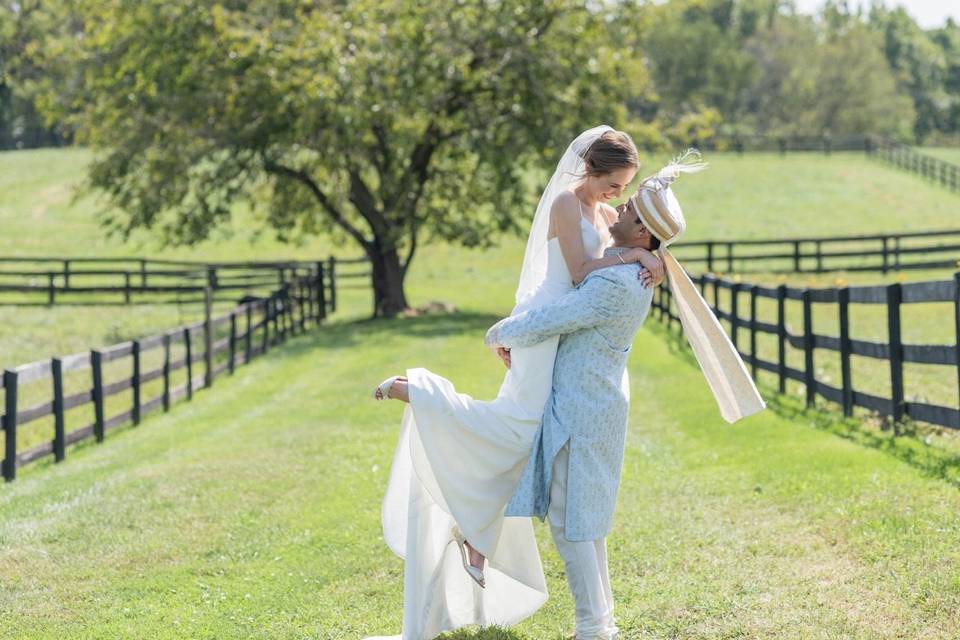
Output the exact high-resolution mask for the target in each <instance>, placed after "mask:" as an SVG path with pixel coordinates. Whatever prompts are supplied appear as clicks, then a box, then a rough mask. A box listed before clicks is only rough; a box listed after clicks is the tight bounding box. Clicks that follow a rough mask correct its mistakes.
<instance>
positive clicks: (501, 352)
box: [496, 347, 510, 369]
mask: <svg viewBox="0 0 960 640" xmlns="http://www.w3.org/2000/svg"><path fill="white" fill-rule="evenodd" d="M496 352H497V356H498V357H499V358H500V359H501V360H503V364H505V365H507V369H509V368H510V349H506V348H504V347H497V348H496Z"/></svg>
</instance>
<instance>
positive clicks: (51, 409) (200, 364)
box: [0, 262, 337, 482]
mask: <svg viewBox="0 0 960 640" xmlns="http://www.w3.org/2000/svg"><path fill="white" fill-rule="evenodd" d="M327 264H328V265H329V264H335V262H332V263H331V262H328V263H327ZM313 266H314V269H313V271H311V272H310V273H309V274H306V275H294V276H293V277H290V278H288V279H286V280H285V281H284V282H283V283H282V284H280V285H279V286H276V288H275V289H274V290H273V291H272V292H271V293H270V294H269V295H268V296H266V297H264V298H260V299H254V300H251V301H248V302H245V303H244V304H241V305H239V306H237V307H235V308H233V309H231V310H230V311H229V312H227V313H225V314H223V315H220V316H217V317H212V313H211V309H212V304H213V294H214V289H213V288H212V287H209V286H208V287H206V288H205V314H204V316H205V317H204V320H202V321H200V322H196V323H193V324H189V325H185V326H181V327H177V328H175V329H170V330H168V331H165V332H163V333H160V334H157V335H153V336H149V337H145V338H140V339H138V340H133V341H128V342H122V343H120V344H116V345H112V346H109V347H105V348H102V349H94V350H92V351H89V352H84V353H78V354H74V355H70V356H64V357H58V358H52V359H50V360H43V361H40V362H34V363H31V364H26V365H23V366H19V367H15V368H13V369H6V370H4V371H3V378H2V381H0V388H2V389H3V390H4V398H5V403H4V405H3V415H2V420H0V424H2V427H3V432H4V444H5V446H4V456H3V463H2V475H3V477H4V479H5V480H6V481H8V482H9V481H11V480H13V479H14V478H15V477H16V471H17V468H18V467H21V466H23V465H25V464H28V463H30V462H32V461H34V460H37V459H39V458H42V457H44V456H48V455H51V454H52V455H53V456H54V458H55V460H56V461H57V462H60V461H62V460H63V459H64V458H65V456H66V445H68V444H71V443H74V442H79V441H81V440H86V439H88V438H90V437H93V438H95V439H96V441H97V442H102V441H103V439H104V434H105V433H106V432H107V431H109V430H111V429H113V428H115V427H118V426H120V425H123V424H127V423H131V422H132V423H133V424H138V423H139V422H140V420H141V419H142V417H143V416H144V415H145V414H147V413H149V412H151V411H154V410H156V409H160V408H162V409H163V410H164V411H167V410H169V408H170V405H171V403H173V402H176V401H177V400H179V399H181V398H184V397H185V398H187V399H191V398H192V397H193V393H194V391H195V390H197V389H200V388H209V387H211V386H212V385H213V381H214V379H215V378H216V377H217V376H219V375H221V374H223V373H225V372H229V373H233V371H234V369H235V368H236V367H237V366H240V365H242V364H245V363H247V362H249V361H250V360H251V359H252V358H254V357H256V356H258V355H260V354H262V353H265V352H266V351H267V350H268V349H269V347H270V346H272V345H274V344H277V343H280V342H283V341H284V340H286V338H287V337H288V336H290V335H295V334H297V333H299V332H302V331H304V330H305V329H306V328H307V326H308V325H315V324H318V323H320V322H321V321H322V320H323V319H324V318H325V317H326V315H327V313H328V312H329V311H333V310H335V309H336V278H337V276H336V272H335V271H331V272H330V273H326V269H325V266H324V264H323V263H315V264H314V265H313ZM218 333H220V334H223V335H222V337H220V338H217V337H216V336H217V334H218ZM174 345H180V346H181V347H182V348H181V349H180V350H181V351H183V357H179V358H176V359H174V358H172V357H171V350H172V347H173V346H174ZM154 350H161V351H162V364H161V366H159V367H157V368H154V369H151V370H144V369H143V367H142V359H143V357H144V355H145V354H147V353H148V352H151V351H154ZM120 360H126V361H127V362H128V363H129V364H130V367H131V369H130V370H131V371H132V374H131V375H129V376H123V377H121V378H120V379H117V380H114V381H107V380H106V379H105V367H104V365H106V364H107V363H111V362H116V361H120ZM181 369H184V370H185V373H184V374H181V378H182V381H181V382H180V383H179V384H177V382H176V380H175V376H174V373H175V372H177V371H179V370H181ZM77 371H88V372H89V378H88V380H89V383H90V386H89V387H85V388H83V390H82V391H80V392H78V393H72V394H65V393H64V377H65V374H67V373H69V372H77ZM153 380H162V392H161V393H160V394H159V395H157V396H155V397H153V398H148V399H145V398H142V397H141V389H142V387H143V385H145V384H147V383H149V382H151V381H153ZM38 382H44V383H45V384H47V385H48V388H49V392H50V394H49V396H48V398H49V399H48V400H46V401H44V402H41V403H39V404H34V405H32V406H28V407H22V406H20V404H21V402H20V399H21V397H22V394H21V393H20V390H21V389H22V388H23V385H27V384H36V383H38ZM128 389H130V390H132V405H131V406H130V408H129V409H127V410H124V411H121V412H120V413H117V414H116V415H112V416H107V415H105V401H106V399H107V398H109V397H111V396H114V395H116V394H119V393H121V392H124V391H126V390H128ZM91 404H92V405H93V414H94V420H93V422H92V423H91V424H87V425H85V426H82V427H79V428H75V429H68V428H67V426H66V413H67V412H68V411H69V410H71V409H75V408H77V407H82V406H86V405H91ZM48 416H53V433H52V436H53V437H52V439H51V440H50V441H48V442H44V443H42V444H40V445H38V446H35V447H32V448H29V449H27V450H24V451H21V450H19V449H18V444H17V440H18V438H17V435H18V430H19V429H21V428H22V427H24V426H25V425H28V424H29V423H31V422H33V421H35V420H39V419H41V418H44V417H48Z"/></svg>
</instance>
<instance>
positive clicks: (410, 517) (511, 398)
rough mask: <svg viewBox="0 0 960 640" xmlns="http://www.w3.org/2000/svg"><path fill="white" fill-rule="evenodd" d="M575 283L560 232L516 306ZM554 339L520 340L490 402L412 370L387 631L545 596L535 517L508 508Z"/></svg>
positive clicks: (456, 623)
mask: <svg viewBox="0 0 960 640" xmlns="http://www.w3.org/2000/svg"><path fill="white" fill-rule="evenodd" d="M580 222H581V224H580V227H581V236H582V238H583V246H584V249H585V251H586V254H587V256H588V257H589V258H599V257H602V255H603V249H604V248H605V247H606V245H607V244H608V242H609V234H608V233H607V232H606V230H603V231H598V230H597V229H596V228H595V227H594V226H593V225H592V224H591V223H590V222H588V221H587V220H586V219H585V218H583V217H581V219H580ZM571 288H572V278H571V276H570V271H569V269H568V268H567V265H566V262H564V259H563V255H562V254H561V251H560V242H559V240H557V239H556V238H553V239H551V240H549V241H548V243H547V272H546V278H545V279H544V280H543V281H542V282H541V284H540V285H539V286H538V287H537V288H536V289H535V290H534V291H533V292H532V294H531V295H529V296H528V297H527V298H526V299H524V300H523V301H521V302H520V303H519V304H518V305H517V306H516V308H514V310H513V313H514V314H516V313H520V312H522V311H526V310H527V309H532V308H536V307H539V306H542V305H545V304H548V303H550V302H552V301H554V300H556V299H557V298H559V297H560V296H562V295H564V294H565V293H567V292H568V291H570V289H571ZM556 351H557V340H556V339H554V340H549V341H547V342H543V343H540V344H538V345H536V346H534V347H530V348H527V349H514V350H513V352H512V354H511V360H512V363H511V368H510V369H509V370H508V371H507V374H506V377H505V378H504V380H503V384H502V386H501V387H500V391H499V393H498V394H497V398H496V399H495V400H493V401H491V402H480V401H477V400H474V399H473V398H471V397H470V396H468V395H465V394H462V393H457V391H456V389H455V388H454V386H453V384H451V383H450V381H448V380H446V379H445V378H442V377H440V376H438V375H436V374H434V373H431V372H430V371H427V370H426V369H409V370H408V371H407V378H408V379H409V392H410V404H409V405H407V407H406V408H405V410H404V414H403V421H402V425H401V431H400V440H399V443H398V444H397V448H396V452H395V454H394V459H393V466H392V469H391V471H390V480H389V484H388V486H387V491H386V496H385V498H384V501H383V512H382V519H383V535H384V538H385V540H386V542H387V545H388V546H389V547H390V549H392V550H393V552H394V553H396V554H397V555H398V556H400V557H401V558H404V559H405V560H406V563H405V569H404V585H403V633H402V635H399V636H390V637H389V638H392V639H393V640H400V639H402V640H428V639H430V638H434V637H435V636H437V635H439V634H440V633H442V632H444V631H448V630H451V629H456V628H458V627H462V626H464V625H469V624H478V625H491V624H498V625H504V626H507V625H512V624H515V623H517V622H519V621H520V620H522V619H524V618H526V617H528V616H530V615H531V614H533V613H534V612H535V611H536V610H537V609H538V608H540V606H541V605H542V604H543V603H544V602H545V601H546V599H547V588H546V581H545V579H544V576H543V568H542V566H541V563H540V554H539V552H538V550H537V544H536V539H535V538H534V531H533V522H532V520H531V519H530V518H505V517H504V515H503V512H504V509H505V507H506V504H507V502H509V500H510V497H511V496H512V494H513V491H514V488H515V487H516V485H517V482H519V479H520V475H521V473H522V471H523V468H524V466H525V464H526V462H527V458H528V456H529V454H530V448H531V446H532V443H533V437H534V435H535V434H536V431H537V428H538V427H539V425H540V419H541V416H542V414H543V408H544V405H545V404H546V401H547V396H548V395H549V393H550V386H551V382H552V377H553V362H554V358H555V356H556ZM454 523H456V524H457V525H459V527H460V529H461V530H462V531H463V534H464V536H465V537H466V539H467V540H468V541H469V542H470V544H471V545H473V547H474V548H476V549H477V550H479V551H480V552H481V553H483V554H484V555H485V556H486V557H487V562H486V565H485V567H484V577H485V580H486V589H482V588H480V587H479V586H478V585H477V584H476V583H474V582H473V580H471V579H470V577H469V576H468V575H467V573H466V571H464V569H463V566H462V565H461V560H460V553H459V551H458V549H457V543H456V542H452V540H451V536H450V530H451V528H452V527H453V525H454ZM378 638H387V636H378ZM368 640H375V639H373V638H371V639H368Z"/></svg>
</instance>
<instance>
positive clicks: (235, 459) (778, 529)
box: [0, 312, 960, 640]
mask: <svg viewBox="0 0 960 640" xmlns="http://www.w3.org/2000/svg"><path fill="white" fill-rule="evenodd" d="M494 319H495V316H494V315H491V314H485V313H482V312H469V313H462V314H454V315H450V316H434V317H423V318H417V319H405V320H398V321H393V322H386V321H383V322H380V321H378V322H363V323H343V324H335V325H331V326H330V327H327V328H325V329H324V330H321V331H316V332H313V333H310V334H308V335H304V336H301V337H298V338H296V339H293V340H292V341H290V342H289V343H287V344H286V345H285V346H283V347H280V348H278V349H276V350H274V351H272V352H271V353H270V354H268V355H267V356H266V357H264V358H262V359H260V360H258V361H256V362H255V363H253V364H251V365H250V366H247V367H243V368H241V369H239V370H238V371H237V373H236V374H235V375H234V377H232V378H222V379H220V380H218V381H217V383H216V387H217V388H216V389H215V390H213V391H212V392H203V393H199V394H198V395H197V396H196V397H195V398H194V401H193V402H192V403H191V404H186V405H179V406H177V407H176V408H175V409H174V410H173V411H172V412H171V413H170V414H167V415H164V416H159V417H154V418H151V419H149V420H147V421H145V422H144V423H143V424H142V425H141V426H140V427H137V428H129V429H125V430H121V431H120V432H118V433H110V434H108V437H107V441H106V443H104V444H102V445H88V446H83V447H80V448H79V449H76V450H71V451H70V452H69V457H68V461H67V463H66V464H63V465H52V464H50V463H46V462H44V463H39V464H37V465H34V466H32V467H29V468H27V469H24V470H22V473H21V474H20V477H19V478H18V480H17V481H16V482H15V483H13V484H10V485H5V486H2V487H0V637H4V638H58V639H59V638H271V639H273V638H344V639H347V638H349V639H354V638H358V637H362V636H364V635H367V634H383V633H395V632H398V631H399V629H400V614H401V607H402V563H401V562H400V560H398V559H397V558H395V557H394V556H392V555H391V553H390V552H389V551H388V550H387V548H386V547H385V545H384V544H383V542H382V540H381V536H380V524H379V513H380V501H381V498H382V493H383V489H384V486H385V483H386V480H387V473H388V470H389V464H390V461H391V457H392V453H393V446H394V444H395V438H396V434H397V430H398V423H399V417H400V413H401V406H400V405H399V404H394V403H389V404H386V405H383V404H377V403H374V402H372V401H370V400H368V395H367V394H368V393H369V390H370V387H371V386H372V385H373V384H375V382H377V381H379V380H380V379H381V378H383V377H385V376H386V375H388V374H390V373H394V372H397V371H398V370H401V369H402V368H404V367H405V366H418V365H421V366H427V367H430V368H431V369H433V370H435V371H437V372H438V373H441V374H445V375H447V376H449V377H450V378H451V379H453V380H455V381H456V382H457V383H458V385H459V387H460V389H461V390H463V391H466V392H469V393H472V394H474V395H476V396H478V397H491V396H492V395H493V394H494V393H495V391H496V388H497V386H498V384H499V381H500V377H501V375H502V372H501V370H500V365H499V362H498V361H496V359H495V358H494V357H493V356H492V355H490V354H489V353H488V352H486V350H485V349H483V347H482V342H481V340H482V335H483V332H484V331H485V329H486V327H487V326H488V325H489V324H490V322H492V321H493V320H494ZM630 368H631V374H632V388H633V405H632V417H631V424H630V434H629V440H628V451H627V455H626V463H625V465H626V466H625V472H624V482H623V486H622V488H621V493H620V499H619V506H618V512H617V517H616V526H615V530H614V531H613V533H612V535H611V536H610V538H609V549H610V556H611V573H612V579H613V588H614V592H615V598H616V602H617V616H618V620H619V624H620V627H621V629H622V634H621V637H622V638H625V639H634V638H704V639H706V638H710V639H714V638H911V639H913V638H955V637H957V636H958V635H960V622H958V620H957V617H956V612H957V607H958V605H960V495H958V493H957V489H956V488H955V487H954V486H951V485H949V484H947V483H946V482H944V481H942V480H940V479H938V478H937V477H935V476H933V475H930V474H929V473H925V472H922V471H921V470H920V469H918V468H917V467H916V466H912V465H910V464H907V463H905V462H902V461H900V460H899V459H897V457H896V456H893V455H889V454H888V453H886V452H884V451H881V450H878V449H875V448H871V447H866V446H862V445H861V444H858V443H856V442H853V441H851V440H848V439H846V438H843V437H839V436H838V435H837V433H836V432H835V431H836V429H822V428H815V427H814V426H812V425H811V423H813V422H816V420H817V419H816V417H805V416H802V415H801V416H800V417H798V418H792V419H788V418H786V417H782V416H781V415H778V414H777V413H774V412H773V411H767V412H765V413H764V414H762V415H761V416H757V417H754V418H751V419H749V420H746V421H743V422H741V423H739V424H737V425H734V426H730V425H727V424H725V423H723V422H722V420H720V418H719V417H718V415H717V411H716V408H715V406H714V404H713V400H712V398H711V397H710V395H709V393H708V390H707V389H706V386H705V384H704V382H703V380H702V378H701V375H700V373H699V371H698V370H697V369H696V367H695V366H694V365H693V364H692V363H691V362H690V359H689V357H687V356H686V355H684V353H683V352H680V353H679V355H678V353H676V352H675V346H674V343H673V341H672V340H670V339H669V338H668V336H667V335H666V334H665V333H664V332H663V331H662V330H659V329H653V328H652V326H651V327H650V328H648V329H645V330H644V331H642V332H641V334H640V335H639V337H638V339H637V342H636V344H635V347H634V350H633V353H632V356H631V363H630ZM462 455H463V456H468V455H470V452H469V451H464V452H463V453H462ZM537 531H538V535H539V537H540V543H541V544H540V548H541V551H542V555H543V558H544V562H545V565H546V571H547V576H548V580H549V588H550V591H551V594H552V595H551V599H550V601H549V602H548V604H547V605H546V606H545V607H544V608H543V609H541V610H540V611H539V612H538V613H537V614H536V615H535V616H533V617H532V618H530V619H529V620H527V621H525V622H524V623H522V624H521V625H519V626H518V627H516V628H514V629H512V630H511V631H510V632H509V633H502V632H498V631H495V630H493V631H491V630H488V631H481V632H474V631H467V632H461V633H457V634H452V637H454V638H457V639H458V640H462V639H464V638H486V639H488V640H492V639H493V638H499V639H502V638H507V639H510V640H518V639H529V640H533V639H538V640H539V639H543V638H551V639H554V638H561V637H565V634H566V633H567V632H569V630H570V628H571V627H572V623H573V613H572V603H571V600H570V597H569V595H568V593H567V589H566V585H565V582H564V579H563V573H562V565H561V563H560V562H559V558H558V556H557V554H556V552H555V550H554V548H553V546H552V543H551V542H550V539H549V532H548V530H547V527H545V526H543V525H538V527H537Z"/></svg>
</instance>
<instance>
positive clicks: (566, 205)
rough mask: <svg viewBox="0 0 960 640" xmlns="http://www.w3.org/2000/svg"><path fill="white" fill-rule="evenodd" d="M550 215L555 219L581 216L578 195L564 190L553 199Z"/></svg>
mask: <svg viewBox="0 0 960 640" xmlns="http://www.w3.org/2000/svg"><path fill="white" fill-rule="evenodd" d="M550 215H551V217H553V218H559V217H563V218H572V217H573V218H576V217H579V216H580V208H579V206H578V200H577V195H576V194H575V193H574V192H573V191H569V190H566V189H565V190H563V191H561V192H560V193H558V194H557V197H556V198H554V199H553V204H551V205H550Z"/></svg>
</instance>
